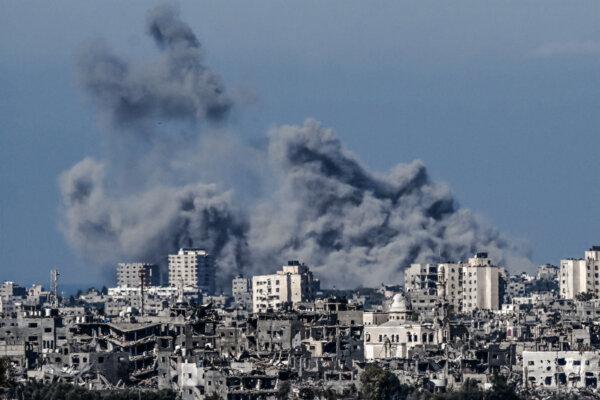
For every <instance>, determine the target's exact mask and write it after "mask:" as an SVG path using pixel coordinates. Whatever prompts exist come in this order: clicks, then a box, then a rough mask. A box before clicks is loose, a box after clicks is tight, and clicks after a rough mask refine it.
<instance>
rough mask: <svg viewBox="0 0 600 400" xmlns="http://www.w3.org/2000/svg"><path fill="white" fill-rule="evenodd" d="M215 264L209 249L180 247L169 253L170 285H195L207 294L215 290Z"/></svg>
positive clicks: (194, 286)
mask: <svg viewBox="0 0 600 400" xmlns="http://www.w3.org/2000/svg"><path fill="white" fill-rule="evenodd" d="M215 273H216V271H215V264H214V260H213V258H212V257H211V256H210V254H208V252H207V251H205V250H201V249H186V248H182V249H179V252H178V253H177V254H170V255H169V285H170V286H175V287H179V286H180V285H182V286H184V287H193V288H197V289H200V290H202V292H204V293H206V294H213V293H214V292H215Z"/></svg>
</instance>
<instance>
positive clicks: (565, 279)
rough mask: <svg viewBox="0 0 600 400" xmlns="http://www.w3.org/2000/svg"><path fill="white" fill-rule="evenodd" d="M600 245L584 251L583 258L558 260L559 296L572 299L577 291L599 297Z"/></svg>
mask: <svg viewBox="0 0 600 400" xmlns="http://www.w3.org/2000/svg"><path fill="white" fill-rule="evenodd" d="M599 269H600V246H593V247H592V248H591V249H589V250H588V251H586V252H585V256H584V258H583V259H572V258H571V259H566V260H560V272H559V274H560V275H559V284H560V297H562V298H563V299H574V298H575V296H577V295H578V294H579V293H590V294H592V295H595V296H596V297H600V275H599V274H600V270H599Z"/></svg>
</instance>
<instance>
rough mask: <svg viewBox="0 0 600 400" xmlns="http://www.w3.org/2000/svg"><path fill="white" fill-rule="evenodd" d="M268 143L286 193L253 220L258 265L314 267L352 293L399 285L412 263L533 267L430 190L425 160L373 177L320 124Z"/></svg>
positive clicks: (282, 131)
mask: <svg viewBox="0 0 600 400" xmlns="http://www.w3.org/2000/svg"><path fill="white" fill-rule="evenodd" d="M269 138H270V141H269V158H270V160H271V162H272V163H273V167H274V168H273V169H274V171H279V176H278V187H279V188H280V189H279V191H278V192H277V193H276V194H275V196H274V199H275V200H274V201H273V202H270V203H265V204H262V205H261V206H260V207H259V208H258V210H257V211H256V212H254V213H253V216H254V218H253V219H252V236H251V241H250V244H251V248H252V250H253V251H254V252H255V254H256V256H257V257H258V260H259V261H260V262H258V263H257V264H258V265H273V264H274V263H275V262H276V261H277V260H278V259H279V260H280V259H281V257H282V256H283V257H294V258H298V259H301V260H307V261H308V262H310V264H311V265H312V266H313V268H314V269H315V270H316V271H317V272H318V274H319V275H320V276H321V277H323V278H324V280H325V281H328V282H335V283H337V284H339V285H343V286H346V287H347V286H352V285H355V284H357V283H362V284H367V285H377V284H379V283H381V282H391V281H392V282H393V281H394V280H397V278H398V276H399V274H400V271H401V270H402V269H403V268H404V267H406V266H407V265H409V264H410V263H412V262H416V261H423V262H425V261H433V260H437V261H439V260H445V261H447V260H457V261H460V260H464V259H465V258H467V257H469V256H471V255H472V254H473V253H474V252H476V251H488V252H489V253H490V254H491V256H492V257H493V259H494V260H495V261H497V262H510V263H515V262H516V263H518V264H517V265H519V266H522V265H529V264H530V262H529V261H528V260H527V258H526V257H523V256H522V254H524V251H523V249H521V248H520V247H519V246H517V245H516V244H515V243H513V242H511V241H509V240H507V239H506V238H504V237H502V235H500V234H499V233H498V231H497V230H495V229H493V228H492V227H490V226H489V225H487V224H486V223H484V222H482V221H480V220H479V219H478V218H477V217H476V216H474V215H473V214H471V213H470V212H469V211H468V210H465V209H460V208H459V207H458V205H457V204H456V201H455V200H454V198H453V197H452V195H451V194H450V192H449V190H448V188H447V187H446V186H444V185H440V184H437V183H434V182H431V180H430V179H429V177H428V174H427V170H426V168H425V166H424V165H423V163H422V162H420V161H414V162H412V163H411V164H408V165H398V166H396V167H395V168H394V169H393V170H392V171H391V172H390V173H388V174H386V175H375V174H373V173H371V172H369V171H367V170H366V169H365V167H363V166H362V165H361V164H360V162H359V161H358V160H357V159H356V157H354V156H353V155H352V154H351V153H350V152H349V151H348V150H346V149H345V148H344V147H343V146H342V145H341V143H340V141H339V139H337V137H336V136H335V134H334V132H333V131H332V130H329V129H324V128H323V127H321V126H320V125H319V123H318V122H316V121H314V120H307V121H306V122H305V123H304V125H302V126H282V127H279V128H276V129H274V130H272V131H271V133H270V135H269Z"/></svg>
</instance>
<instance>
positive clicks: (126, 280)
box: [117, 263, 160, 287]
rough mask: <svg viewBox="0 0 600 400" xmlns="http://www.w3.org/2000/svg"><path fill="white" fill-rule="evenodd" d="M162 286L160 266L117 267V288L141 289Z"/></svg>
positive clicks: (120, 265)
mask: <svg viewBox="0 0 600 400" xmlns="http://www.w3.org/2000/svg"><path fill="white" fill-rule="evenodd" d="M142 277H143V279H144V286H158V285H160V270H159V268H158V265H154V264H146V263H119V265H118V266H117V286H119V287H140V286H141V285H142Z"/></svg>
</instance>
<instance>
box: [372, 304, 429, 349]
mask: <svg viewBox="0 0 600 400" xmlns="http://www.w3.org/2000/svg"><path fill="white" fill-rule="evenodd" d="M386 314H387V315H386ZM411 315H412V310H411V309H410V303H409V302H408V300H407V299H405V298H404V296H402V295H401V294H396V295H395V296H394V298H393V300H392V304H391V306H390V308H389V311H388V312H387V313H378V314H377V316H378V317H379V318H376V319H375V318H369V317H370V316H369V317H367V315H366V313H365V317H367V318H369V319H370V321H369V322H368V323H365V325H364V352H365V359H366V360H382V359H388V358H407V357H409V351H410V350H412V349H413V348H415V347H417V346H426V345H437V344H439V343H441V336H440V335H441V331H439V330H438V329H436V328H434V326H433V325H432V324H421V323H417V322H413V321H412V318H411ZM383 319H385V322H381V321H382V320H383ZM374 322H375V323H374ZM377 322H380V323H377Z"/></svg>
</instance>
